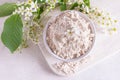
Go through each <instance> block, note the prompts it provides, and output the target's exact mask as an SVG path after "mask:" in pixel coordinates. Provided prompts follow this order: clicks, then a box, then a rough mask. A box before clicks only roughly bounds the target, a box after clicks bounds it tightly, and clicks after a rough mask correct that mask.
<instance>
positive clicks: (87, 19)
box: [43, 10, 95, 62]
mask: <svg viewBox="0 0 120 80" xmlns="http://www.w3.org/2000/svg"><path fill="white" fill-rule="evenodd" d="M67 11H71V10H66V11H64V12H61V13H60V14H62V13H65V12H67ZM72 11H75V10H72ZM77 12H78V13H79V14H80V16H81V17H82V18H84V19H85V20H86V21H87V22H89V23H90V25H89V26H90V28H91V31H92V33H93V34H94V35H95V26H94V24H93V22H92V21H91V20H90V19H89V18H88V17H87V16H86V15H84V14H83V13H81V12H79V11H77ZM60 14H58V15H56V16H54V17H52V18H51V19H50V20H49V21H48V22H47V24H46V26H45V28H44V31H43V41H44V45H45V47H46V49H47V50H48V52H49V53H50V54H51V55H53V56H54V57H55V58H57V59H59V60H62V61H66V62H69V61H76V60H80V59H82V58H83V57H85V56H87V55H88V54H89V53H90V51H91V50H92V48H93V45H94V43H95V36H94V38H93V43H92V45H91V47H90V48H89V49H88V51H87V52H86V53H85V54H83V55H81V56H79V57H77V58H73V59H64V58H61V57H59V56H58V55H56V54H54V53H53V52H52V50H51V49H50V47H49V45H48V44H47V40H46V36H47V35H46V34H47V29H48V27H49V23H50V22H51V20H55V19H56V17H57V16H59V15H60Z"/></svg>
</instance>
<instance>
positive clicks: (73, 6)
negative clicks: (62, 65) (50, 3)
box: [70, 2, 78, 10]
mask: <svg viewBox="0 0 120 80" xmlns="http://www.w3.org/2000/svg"><path fill="white" fill-rule="evenodd" d="M77 6H78V3H77V2H75V3H73V4H72V5H71V8H70V10H73V9H74V8H75V7H77Z"/></svg>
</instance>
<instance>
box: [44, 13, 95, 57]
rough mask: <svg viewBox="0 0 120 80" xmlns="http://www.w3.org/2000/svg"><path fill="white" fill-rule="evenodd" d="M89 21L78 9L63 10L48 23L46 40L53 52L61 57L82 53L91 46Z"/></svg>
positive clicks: (77, 55)
mask: <svg viewBox="0 0 120 80" xmlns="http://www.w3.org/2000/svg"><path fill="white" fill-rule="evenodd" d="M93 39H94V33H93V31H92V29H91V26H90V23H89V22H87V21H86V20H85V19H84V18H83V17H81V15H80V13H79V12H78V11H65V12H63V13H61V14H59V15H58V16H57V17H56V18H55V19H54V20H52V21H50V22H49V24H48V29H47V34H46V40H47V43H48V46H49V47H50V49H51V50H52V52H53V53H54V54H56V55H57V56H59V57H60V58H63V59H74V58H77V57H80V56H81V55H84V54H85V53H86V52H87V51H88V50H89V49H90V48H91V46H92V44H93Z"/></svg>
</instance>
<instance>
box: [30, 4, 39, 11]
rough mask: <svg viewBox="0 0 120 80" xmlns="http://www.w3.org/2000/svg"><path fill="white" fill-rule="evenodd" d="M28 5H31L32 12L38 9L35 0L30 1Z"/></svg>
mask: <svg viewBox="0 0 120 80" xmlns="http://www.w3.org/2000/svg"><path fill="white" fill-rule="evenodd" d="M30 5H31V7H30V9H31V10H32V12H36V11H37V9H38V5H37V2H35V3H34V2H32V3H31V4H30Z"/></svg>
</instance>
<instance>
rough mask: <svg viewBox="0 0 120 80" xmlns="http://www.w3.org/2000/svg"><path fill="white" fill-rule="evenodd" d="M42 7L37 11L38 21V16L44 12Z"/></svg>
mask: <svg viewBox="0 0 120 80" xmlns="http://www.w3.org/2000/svg"><path fill="white" fill-rule="evenodd" d="M43 8H44V6H41V7H40V8H39V9H38V11H37V13H38V16H37V18H38V19H40V15H41V14H42V13H43V11H44V9H43Z"/></svg>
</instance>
